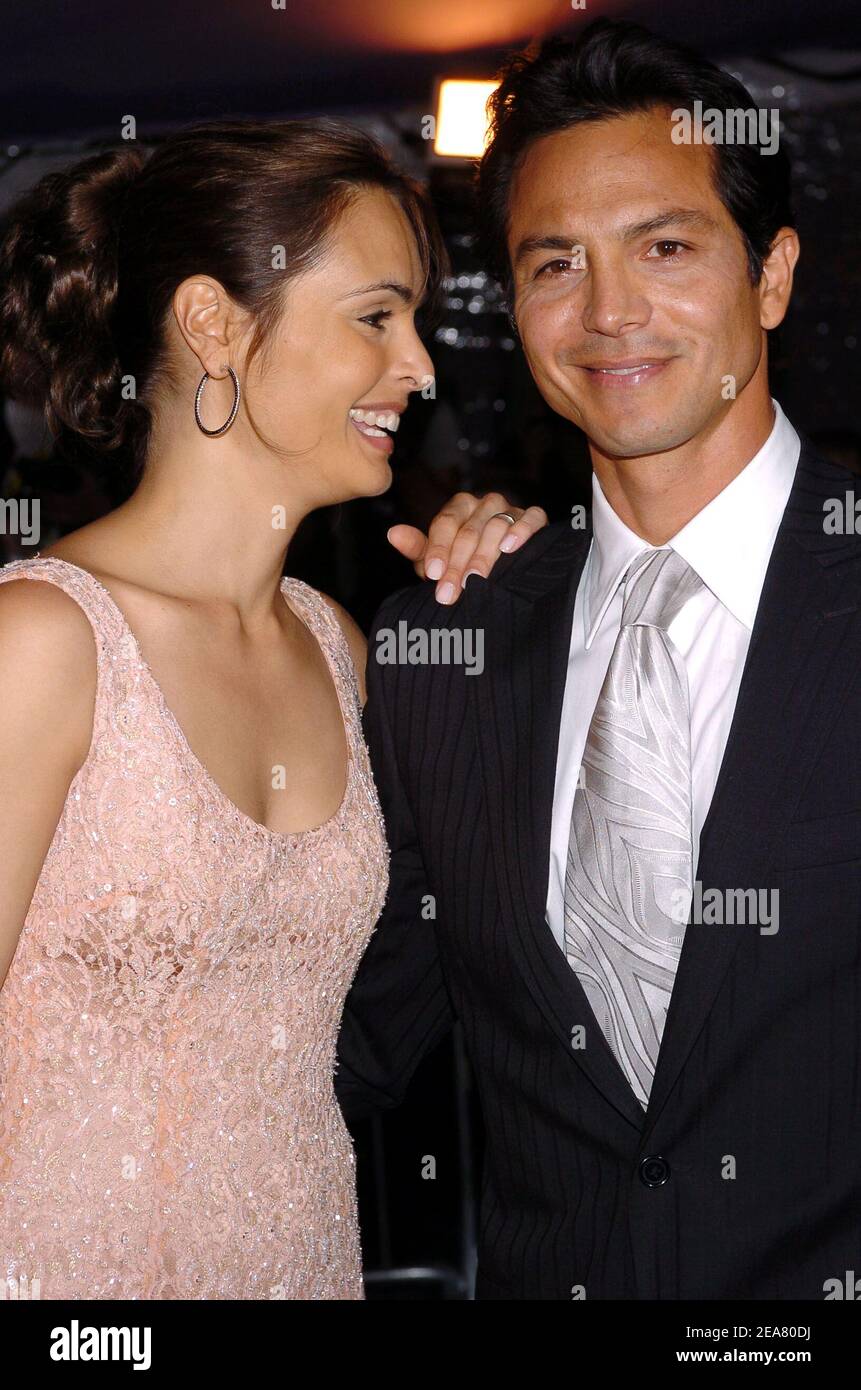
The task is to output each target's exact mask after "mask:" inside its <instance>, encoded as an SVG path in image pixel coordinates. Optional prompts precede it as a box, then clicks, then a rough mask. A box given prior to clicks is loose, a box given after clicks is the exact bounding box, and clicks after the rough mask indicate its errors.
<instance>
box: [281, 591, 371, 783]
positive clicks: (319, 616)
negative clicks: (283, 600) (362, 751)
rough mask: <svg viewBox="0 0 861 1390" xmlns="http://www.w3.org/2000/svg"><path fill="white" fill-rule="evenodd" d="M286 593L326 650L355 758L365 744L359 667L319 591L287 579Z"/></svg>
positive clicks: (331, 608)
mask: <svg viewBox="0 0 861 1390" xmlns="http://www.w3.org/2000/svg"><path fill="white" fill-rule="evenodd" d="M281 586H282V590H283V592H285V593H286V594H288V595H289V597H290V599H291V600H292V601H293V602H294V603H295V604H296V607H297V609H298V610H299V613H300V616H301V617H304V618H305V620H306V622H307V624H308V627H309V628H310V629H311V631H312V633H313V634H314V636H315V637H316V638H317V641H318V642H319V643H320V646H321V647H322V649H323V655H324V656H325V658H326V660H327V662H328V665H329V669H330V671H331V672H332V677H333V680H334V682H335V688H336V690H337V692H338V698H339V700H340V702H341V713H342V715H343V718H344V723H345V725H346V727H347V731H348V734H349V738H350V756H351V758H352V757H353V756H354V755H355V753H356V751H357V748H358V746H359V745H360V744H361V741H362V704H361V700H360V698H359V683H358V680H357V677H356V667H355V665H354V663H353V657H352V653H351V652H350V646H349V643H348V641H347V637H346V634H345V632H344V629H343V628H342V626H341V623H340V620H339V619H338V616H337V614H336V613H335V610H334V608H333V607H332V605H331V604H330V603H329V602H328V600H327V599H326V598H324V596H323V595H322V594H321V593H320V591H319V589H314V588H312V586H311V585H310V584H306V583H305V581H304V580H303V579H295V578H293V577H292V576H287V575H285V577H284V578H283V579H282V581H281Z"/></svg>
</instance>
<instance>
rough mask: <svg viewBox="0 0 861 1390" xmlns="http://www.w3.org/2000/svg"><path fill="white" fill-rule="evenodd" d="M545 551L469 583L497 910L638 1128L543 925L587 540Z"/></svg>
mask: <svg viewBox="0 0 861 1390" xmlns="http://www.w3.org/2000/svg"><path fill="white" fill-rule="evenodd" d="M541 540H543V549H542V550H541V551H540V553H539V554H537V555H536V557H535V560H534V561H533V562H532V563H531V564H530V565H529V567H528V569H524V570H523V572H520V571H519V570H515V571H514V572H513V573H508V572H507V570H502V564H503V563H504V562H500V563H499V564H498V565H497V570H498V571H500V573H499V574H498V575H497V576H496V577H495V578H494V581H493V582H486V581H482V580H472V581H470V583H469V584H468V585H467V588H466V590H465V593H464V599H463V605H464V619H463V621H464V623H465V624H473V625H475V626H481V627H483V628H484V632H485V670H484V673H483V674H482V676H480V677H478V678H476V679H473V680H471V681H470V682H468V684H469V686H470V689H471V692H472V696H473V699H474V702H475V713H476V727H477V735H478V742H479V749H480V757H481V768H482V778H483V783H484V790H485V802H486V806H487V815H488V819H489V822H490V840H491V845H492V848H493V858H494V866H495V871H496V878H497V883H498V888H499V894H500V902H501V904H502V910H503V913H504V914H505V918H506V926H507V940H508V941H510V942H511V944H512V947H513V949H514V951H515V954H516V957H517V959H518V963H519V966H520V969H521V970H522V972H523V975H524V977H525V980H526V983H527V985H528V987H529V989H530V991H531V993H532V996H533V998H534V1000H535V1003H536V1005H537V1006H538V1008H539V1009H540V1010H541V1012H542V1013H543V1014H544V1016H545V1017H546V1019H547V1021H548V1023H549V1024H550V1026H551V1027H552V1029H553V1031H554V1032H555V1033H556V1034H557V1036H558V1037H559V1039H560V1041H561V1042H562V1044H563V1046H564V1047H565V1048H566V1050H567V1051H568V1054H569V1055H570V1056H571V1057H572V1058H573V1059H574V1060H575V1061H576V1062H577V1063H579V1065H580V1066H581V1067H582V1068H583V1070H584V1071H585V1072H586V1074H587V1075H588V1077H589V1078H590V1080H591V1081H592V1082H593V1084H594V1085H595V1086H596V1087H597V1088H598V1089H599V1090H600V1091H601V1092H602V1093H603V1094H604V1095H605V1096H606V1097H607V1098H608V1100H610V1101H611V1103H612V1104H613V1105H615V1106H616V1108H617V1110H618V1111H619V1112H620V1113H621V1114H622V1115H624V1116H625V1117H626V1118H627V1119H629V1120H630V1121H631V1122H632V1123H633V1124H635V1125H636V1126H637V1127H638V1128H639V1127H640V1126H642V1123H643V1109H642V1106H641V1105H640V1104H639V1102H638V1101H637V1099H636V1097H635V1095H634V1093H633V1091H632V1090H631V1088H630V1086H629V1084H628V1081H627V1079H626V1078H625V1075H624V1073H623V1072H622V1070H621V1068H620V1067H619V1065H618V1063H617V1062H616V1059H615V1057H614V1056H613V1054H612V1052H611V1050H610V1048H609V1046H608V1044H607V1042H606V1040H605V1038H604V1035H603V1033H602V1032H601V1028H600V1025H599V1024H598V1022H597V1020H596V1019H595V1015H594V1013H593V1012H592V1009H591V1006H590V1005H589V1002H588V1000H587V998H586V995H585V993H584V991H583V988H582V986H581V984H580V982H579V980H578V979H577V976H576V975H575V973H574V971H573V970H572V969H571V967H570V965H569V964H568V962H567V960H566V959H565V956H564V955H563V953H562V952H561V951H560V949H559V947H558V945H557V944H556V941H555V939H554V937H553V934H552V932H551V929H550V927H549V926H548V924H547V921H546V919H545V903H546V898H547V887H548V876H549V862H550V827H551V817H552V810H553V792H554V785H555V779H556V758H557V750H558V744H559V730H560V723H561V718H562V702H563V697H564V693H565V681H566V676H567V669H568V651H569V645H570V640H571V624H572V620H573V613H574V601H575V598H576V593H577V585H578V583H579V580H580V575H581V573H582V569H583V564H584V561H585V559H586V555H587V553H588V549H589V542H590V540H591V531H580V532H575V531H573V530H572V528H571V527H570V526H568V525H567V524H566V525H565V526H563V527H552V528H548V533H546V534H545V537H543V538H536V540H535V541H533V543H532V546H533V547H536V548H537V547H538V546H539V544H540V541H541ZM515 558H516V557H512V560H514V559H515ZM576 1025H583V1026H584V1027H585V1036H586V1039H587V1045H586V1046H585V1047H582V1048H577V1047H574V1046H573V1038H572V1030H573V1029H574V1027H575V1026H576Z"/></svg>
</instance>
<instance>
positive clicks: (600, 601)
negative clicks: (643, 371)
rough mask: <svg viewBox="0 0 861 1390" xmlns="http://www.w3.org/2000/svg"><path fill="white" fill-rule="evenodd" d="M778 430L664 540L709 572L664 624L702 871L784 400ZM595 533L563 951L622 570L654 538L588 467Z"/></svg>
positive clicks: (776, 519)
mask: <svg viewBox="0 0 861 1390" xmlns="http://www.w3.org/2000/svg"><path fill="white" fill-rule="evenodd" d="M772 405H773V406H774V416H775V418H774V425H773V426H772V430H771V434H770V435H769V436H768V439H767V440H766V441H765V443H764V444H763V446H762V448H761V449H760V450H759V452H758V453H757V454H754V456H753V458H752V459H751V460H750V463H748V464H747V465H746V467H745V468H743V469H742V471H741V472H740V473H739V474H738V475H737V476H736V477H735V478H733V480H732V482H731V483H728V484H727V486H726V487H725V488H724V489H723V491H722V492H719V493H718V495H717V497H714V498H713V499H712V501H711V502H709V503H708V505H707V506H705V507H703V509H702V511H700V512H697V514H696V516H694V517H692V518H691V520H690V521H689V522H688V523H687V525H686V526H683V527H682V529H681V531H679V532H678V533H677V534H676V535H675V536H673V537H672V538H671V539H670V540H669V541H667V547H668V548H670V549H672V550H675V551H677V553H678V554H679V555H681V556H682V557H683V558H684V559H685V560H687V562H688V564H689V565H690V566H691V568H692V569H694V570H696V572H697V574H698V575H699V576H700V578H701V579H702V580H703V584H704V586H705V587H703V588H702V589H700V590H699V591H698V592H697V593H696V594H694V595H693V596H692V597H691V598H690V599H688V602H687V603H686V604H685V606H684V608H683V609H682V610H681V612H680V613H678V614H677V616H676V617H675V618H674V620H673V622H672V623H671V624H670V626H669V628H668V629H667V635H668V637H669V638H670V640H671V641H672V642H673V643H674V644H675V646H676V647H677V648H678V650H679V652H680V653H681V656H682V659H683V660H684V663H685V669H686V671H687V676H688V687H689V690H690V701H691V759H692V768H691V775H692V778H693V827H692V829H693V851H694V857H693V863H694V878H695V879H696V866H697V861H698V858H699V840H700V834H701V832H702V828H703V825H704V823H705V819H706V816H707V814H708V809H709V806H710V804H711V799H712V795H713V794H714V789H715V784H716V782H717V776H718V772H719V770H720V765H721V762H722V760H723V755H724V749H725V748H726V742H727V738H728V736H729V729H730V724H731V723H732V717H733V713H734V711H735V704H736V698H737V696H738V690H739V685H740V684H741V677H742V672H743V670H744V663H745V660H746V657H747V649H748V645H749V643H750V634H751V630H752V628H753V622H754V618H755V617H756V610H757V607H758V605H759V596H760V593H761V591H762V585H763V581H764V579H765V572H766V569H767V568H768V562H769V560H770V559H771V551H772V547H773V546H774V540H775V537H776V535H777V529H778V527H779V525H780V521H781V517H782V516H783V511H784V508H785V507H786V503H787V500H788V498H789V493H790V490H791V488H792V483H793V479H794V476H795V470H796V466H797V464H798V456H799V453H800V451H801V442H800V440H799V438H798V435H797V434H796V432H795V430H794V429H793V428H792V425H791V424H790V423H789V421H788V420H787V418H786V416H785V415H784V413H783V411H782V410H781V408H780V406H779V405H778V403H777V401H775V400H772ZM592 525H593V538H592V544H591V546H590V548H589V554H588V556H587V557H586V563H585V565H584V568H583V573H582V575H581V578H580V583H579V585H578V587H577V595H576V601H575V605H574V621H573V624H572V629H571V646H570V650H569V654H568V674H567V677H566V681H565V696H564V700H563V705H562V722H561V726H560V731H559V750H558V756H557V761H556V784H555V790H554V794H553V816H552V824H551V835H550V881H549V886H548V892H547V922H548V924H549V926H550V928H551V930H552V932H553V935H554V937H555V938H556V941H557V944H558V945H559V947H560V949H561V950H563V951H564V949H565V945H564V908H563V899H564V893H565V866H566V862H567V858H568V836H569V831H570V828H571V808H572V806H573V803H574V792H575V790H576V787H577V778H578V773H579V770H580V762H581V760H582V757H583V749H584V748H585V746H586V735H587V733H588V731H589V725H590V723H591V721H592V714H593V712H594V709H595V705H596V703H597V700H598V695H599V693H600V690H601V686H602V684H603V682H604V677H605V675H606V674H607V667H608V666H609V664H610V657H611V656H612V653H613V647H614V645H615V642H616V637H617V636H618V633H619V627H620V625H621V621H622V598H623V586H622V582H621V581H622V579H623V578H624V575H625V572H626V570H627V569H628V566H629V565H630V564H631V562H632V560H634V559H636V557H637V556H638V555H639V554H641V553H642V552H643V551H644V550H650V549H663V548H664V547H652V546H650V545H649V543H648V542H647V541H645V540H643V538H642V536H638V535H636V534H635V532H634V531H631V530H630V529H629V528H628V527H627V526H626V525H625V523H624V522H623V521H622V520H621V519H620V518H619V517H618V516H617V515H616V513H615V512H614V511H613V508H612V507H611V506H610V504H609V502H608V501H607V499H606V497H605V496H604V493H603V491H602V489H601V485H600V483H599V482H598V479H597V478H596V477H595V476H594V474H593V477H592Z"/></svg>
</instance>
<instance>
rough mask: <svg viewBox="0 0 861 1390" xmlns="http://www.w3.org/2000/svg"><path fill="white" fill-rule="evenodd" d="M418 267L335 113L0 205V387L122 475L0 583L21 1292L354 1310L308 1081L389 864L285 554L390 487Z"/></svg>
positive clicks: (128, 152)
mask: <svg viewBox="0 0 861 1390" xmlns="http://www.w3.org/2000/svg"><path fill="white" fill-rule="evenodd" d="M444 260H445V257H444V251H443V248H442V244H441V242H440V239H439V233H438V232H437V230H436V227H435V223H434V222H433V220H432V219H431V218H430V217H429V216H428V215H427V212H426V209H425V207H424V203H423V197H422V195H421V193H420V192H419V190H418V189H417V188H416V187H414V186H413V185H412V184H411V183H410V182H409V181H408V180H407V179H406V178H404V177H403V176H402V175H401V174H399V173H398V172H397V170H395V169H394V168H393V167H392V166H391V165H390V163H389V162H388V160H387V158H386V156H385V154H384V153H383V151H382V150H381V149H380V148H379V147H378V146H377V145H375V143H374V142H373V141H371V140H369V139H368V138H367V137H366V136H364V135H362V134H361V133H359V132H356V131H353V130H351V129H350V128H348V127H343V126H340V125H337V124H335V123H332V122H308V121H299V122H296V123H293V124H289V125H278V126H263V125H257V124H253V123H252V124H246V123H231V124H219V125H215V126H212V127H205V128H196V129H193V130H189V131H184V132H181V133H179V134H177V135H174V136H171V137H170V138H168V139H167V140H165V142H164V143H163V144H162V145H160V146H159V147H158V149H157V150H156V151H155V153H154V154H153V155H152V156H151V158H150V159H149V160H145V159H144V157H143V156H142V155H141V154H140V153H138V151H137V150H136V149H134V148H127V149H124V150H119V151H115V152H113V153H108V154H102V155H97V156H95V157H94V158H91V159H88V160H86V161H85V162H83V163H82V164H80V165H78V166H76V167H74V168H72V169H70V170H68V171H65V172H63V173H60V174H56V175H52V176H49V178H47V179H46V180H45V181H44V182H43V183H42V184H40V185H39V186H38V187H37V188H36V189H35V190H34V191H33V192H32V193H31V194H30V195H29V196H28V198H27V199H26V200H25V201H24V202H23V203H22V204H21V205H20V206H19V207H18V208H17V209H16V211H15V213H14V215H13V218H12V221H11V223H10V226H9V229H8V232H7V234H6V238H5V241H4V243H3V246H2V250H0V278H2V290H0V375H2V378H3V380H4V383H5V385H6V387H7V389H8V390H9V393H10V395H12V396H13V397H15V398H16V399H24V400H28V401H32V402H35V403H38V404H40V405H41V406H42V407H44V410H45V413H46V417H47V419H48V421H49V423H50V425H51V428H52V430H53V431H54V434H55V435H56V437H57V440H58V444H59V445H60V447H61V448H62V449H63V450H64V451H68V450H69V449H70V448H74V449H76V450H78V451H87V450H90V451H93V450H101V451H104V452H105V453H107V454H110V455H113V456H114V457H126V458H128V459H129V461H130V462H131V463H132V465H133V467H134V469H135V471H136V472H137V474H138V486H137V488H136V490H135V491H134V493H133V494H132V496H131V497H130V498H129V499H128V501H126V502H125V503H123V505H122V506H121V507H119V508H117V509H116V511H114V512H112V513H111V514H110V515H108V516H105V517H102V518H100V519H99V520H98V521H95V522H93V523H91V524H90V525H88V526H85V527H83V528H81V529H80V530H78V531H75V532H72V533H71V534H70V535H67V536H66V537H64V538H63V539H62V540H61V541H59V542H58V543H57V544H55V545H52V546H50V547H49V548H47V549H46V550H45V551H43V552H42V553H41V554H39V555H37V556H35V557H34V558H32V559H27V560H22V561H17V562H15V563H13V564H11V565H7V566H6V567H5V568H4V569H2V570H0V710H2V717H0V844H2V846H3V855H2V861H0V1038H2V1044H3V1045H2V1048H0V1135H2V1153H0V1272H2V1276H3V1278H4V1279H7V1278H11V1279H13V1280H16V1281H18V1283H19V1285H23V1283H24V1281H26V1280H29V1279H36V1278H38V1279H39V1280H40V1283H41V1291H42V1296H43V1297H47V1298H142V1299H154V1298H159V1299H205V1298H244V1299H251V1298H263V1299H265V1298H269V1297H289V1298H297V1299H311V1298H314V1299H317V1298H326V1299H333V1298H354V1299H355V1298H362V1297H363V1286H362V1279H361V1261H360V1247H359V1236H358V1227H357V1214H356V1195H355V1187H354V1178H353V1164H354V1155H353V1150H352V1146H351V1143H350V1139H349V1136H348V1134H347V1131H346V1129H345V1126H344V1123H343V1120H342V1117H341V1113H340V1111H339V1109H338V1105H337V1103H336V1101H335V1098H334V1094H333V1089H332V1076H333V1067H334V1055H335V1043H336V1038H337V1033H338V1027H339V1023H340V1016H341V1011H342V1007H343V1001H344V997H345V995H346V992H347V989H348V986H349V984H350V981H351V979H352V976H353V974H354V972H355V968H356V965H357V963H358V960H359V957H360V956H361V954H362V951H363V950H364V947H365V945H366V942H367V940H368V938H369V936H370V934H371V932H372V931H373V928H374V925H375V922H376V919H377V916H378V913H379V911H380V909H381V907H382V904H383V901H384V898H385V893H386V887H387V882H388V848H387V844H386V835H385V825H384V822H383V817H382V811H381V806H380V801H379V797H378V794H377V789H376V786H375V784H374V781H373V778H372V775H371V768H370V763H369V758H368V751H367V747H366V745H365V743H364V741H363V737H362V729H361V722H360V721H361V710H360V693H361V690H362V688H363V667H364V650H363V649H364V640H363V638H362V634H361V632H360V631H359V630H358V628H356V626H355V624H354V623H352V622H351V620H350V619H349V617H348V616H347V614H346V613H344V612H343V610H342V609H341V608H340V607H339V606H338V605H336V604H333V603H332V601H331V600H329V599H328V598H327V597H326V596H325V595H323V594H320V593H319V592H317V591H316V590H315V589H312V588H311V587H310V586H309V585H307V584H305V583H303V582H302V581H301V580H299V579H294V578H282V574H283V569H284V564H285V557H286V553H287V550H288V547H289V545H290V542H291V539H292V537H293V535H294V534H295V531H296V528H297V526H298V525H299V523H300V522H301V521H302V519H303V518H304V517H305V516H307V515H308V513H309V512H311V511H312V510H314V509H315V508H317V507H321V506H325V505H328V504H331V503H334V502H340V501H344V500H347V499H349V498H352V497H362V496H371V495H374V494H376V493H379V492H382V491H384V490H385V489H386V488H387V487H388V485H389V482H390V480H391V470H390V467H389V463H388V455H389V454H390V453H391V450H392V448H393V444H392V438H391V436H392V435H393V433H394V431H395V429H396V428H397V424H398V420H399V418H400V414H401V412H402V411H403V410H404V409H405V408H406V405H407V402H408V400H409V397H410V395H411V394H412V393H414V392H416V391H418V390H420V388H421V386H422V384H423V383H424V382H425V381H426V380H427V379H428V377H429V375H430V374H431V373H432V370H433V369H432V364H431V362H430V359H429V357H428V356H427V353H426V352H425V349H424V347H423V345H422V342H421V339H420V337H419V335H418V333H417V331H416V326H415V313H416V310H417V308H418V307H419V305H420V304H422V303H427V302H428V299H429V298H431V297H432V295H433V290H434V286H435V284H436V283H437V282H438V280H439V276H440V273H441V271H442V269H443V265H444ZM505 506H506V503H505V499H503V498H499V499H496V498H486V499H483V500H482V501H481V502H477V501H476V499H474V498H469V499H467V498H465V497H460V498H458V499H453V501H452V503H451V504H450V506H449V508H448V509H447V511H449V512H450V513H451V515H450V517H449V518H448V519H447V524H448V525H449V527H451V523H452V521H453V520H454V521H456V524H455V525H454V533H452V532H451V530H449V538H450V539H453V540H454V541H455V542H456V540H457V535H458V534H459V529H460V522H461V520H465V519H466V518H468V517H469V518H475V517H477V518H478V521H475V520H473V521H472V523H471V529H472V530H473V531H475V532H476V533H478V532H479V531H480V529H481V528H480V526H479V524H478V523H479V522H481V521H483V520H486V519H487V518H489V517H491V516H492V513H493V512H497V511H499V510H500V509H502V508H505ZM518 515H519V513H518ZM488 525H489V528H492V529H494V533H495V535H496V539H497V541H498V540H499V539H500V538H501V536H502V534H504V532H505V529H506V527H504V526H502V524H501V521H500V520H499V519H497V520H496V521H492V520H491V521H489V522H488ZM514 529H515V528H514V527H512V528H511V530H512V531H514ZM444 534H445V533H444V532H440V531H439V528H438V534H437V540H439V541H443V540H444ZM520 534H521V535H522V534H523V532H522V531H521V533H520ZM474 540H475V537H473V548H474ZM441 549H442V553H443V554H444V555H445V556H446V558H447V557H448V548H447V547H446V546H445V545H443V546H442V547H441ZM470 553H471V552H470ZM483 563H484V564H485V565H486V566H487V568H489V567H490V565H491V564H492V563H493V559H492V557H490V558H489V559H488V558H487V557H485V558H484V560H483ZM58 710H61V711H62V718H58V716H57V711H58ZM124 1179H125V1180H127V1179H134V1181H123V1180H124ZM120 1194H122V1195H121V1196H120Z"/></svg>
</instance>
